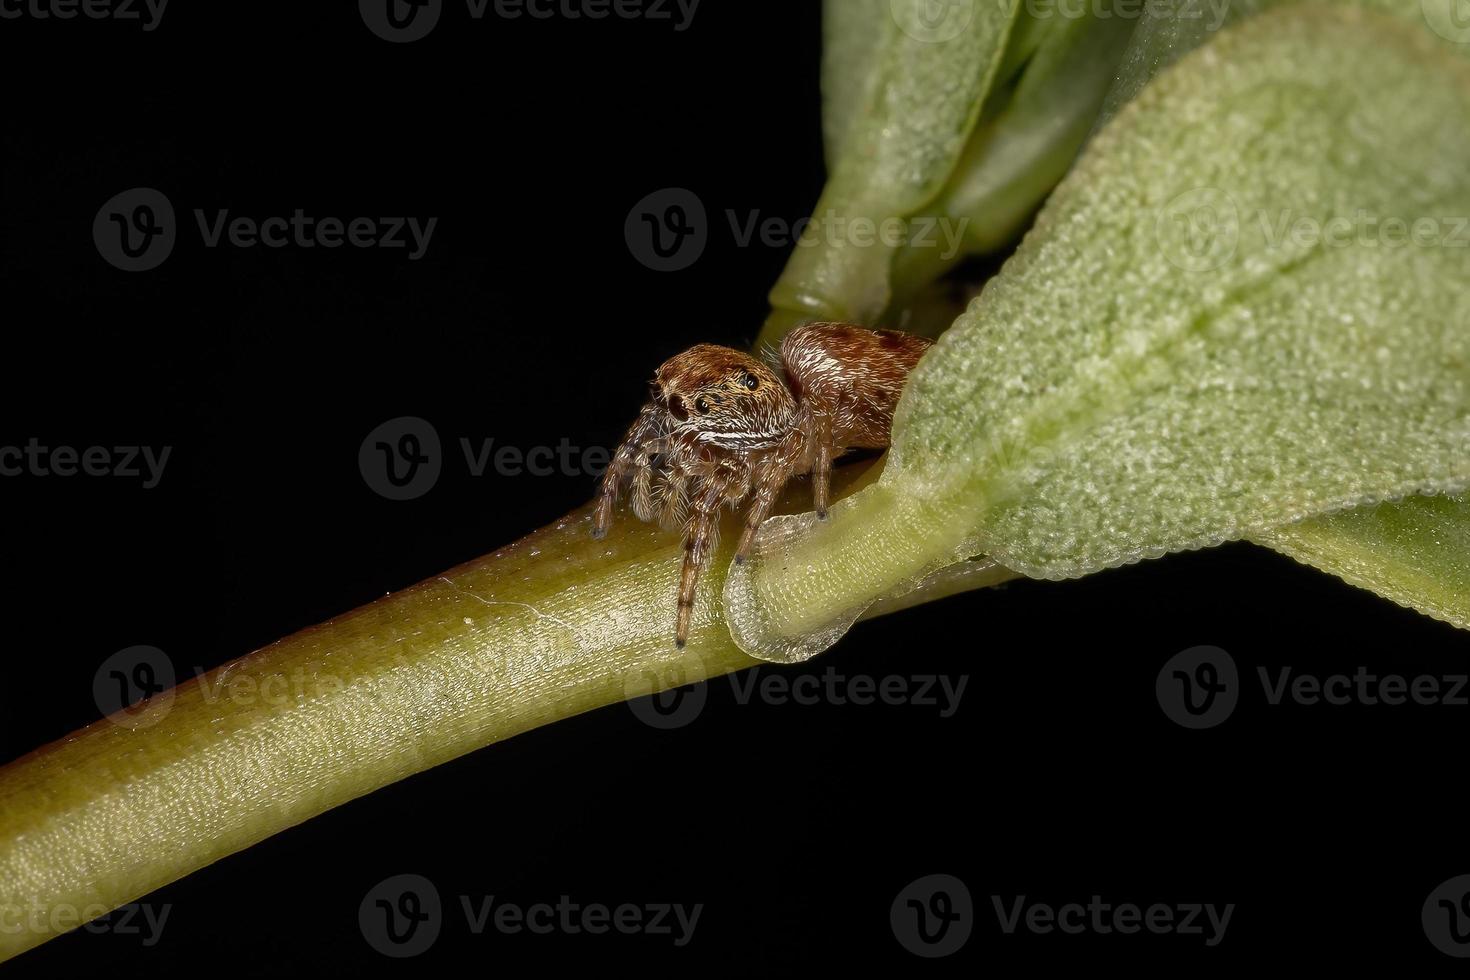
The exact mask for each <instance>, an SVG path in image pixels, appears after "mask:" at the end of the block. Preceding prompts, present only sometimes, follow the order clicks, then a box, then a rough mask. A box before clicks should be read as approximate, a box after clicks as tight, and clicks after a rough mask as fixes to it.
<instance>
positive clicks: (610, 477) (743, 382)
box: [592, 323, 930, 647]
mask: <svg viewBox="0 0 1470 980" xmlns="http://www.w3.org/2000/svg"><path fill="white" fill-rule="evenodd" d="M929 346H930V341H928V340H926V339H924V338H922V337H917V336H914V335H913V334H906V333H901V332H899V331H895V330H868V329H865V328H863V327H857V326H853V325H851V324H846V323H809V324H807V325H805V326H803V327H799V328H798V329H796V330H794V331H792V332H791V333H790V334H788V335H787V336H786V339H785V340H784V341H782V343H781V350H780V354H779V362H778V363H777V364H776V365H774V366H771V365H767V364H765V363H763V362H762V361H760V360H759V359H757V358H755V357H752V356H751V355H749V354H746V353H744V352H742V351H738V350H733V349H731V348H729V347H717V346H715V345H713V344H699V345H698V346H696V347H691V348H690V349H689V350H687V351H685V352H684V353H682V354H680V355H678V356H677V357H673V358H671V359H669V360H668V361H666V362H664V364H663V365H662V366H661V367H660V368H659V369H658V371H657V372H656V373H655V375H654V380H653V385H652V399H651V400H650V401H649V403H648V404H647V405H646V406H645V407H644V409H643V411H642V413H641V414H639V416H638V421H636V422H634V423H633V427H632V428H631V429H630V430H629V431H628V435H627V436H626V437H625V438H624V439H623V442H622V444H621V445H619V446H618V449H617V452H616V453H615V454H614V455H613V459H612V462H611V464H610V465H609V466H608V469H607V472H606V473H605V474H604V475H603V478H602V485H601V488H600V490H599V492H598V497H597V506H596V509H595V511H594V514H593V524H592V526H593V531H592V533H593V536H594V537H598V538H601V537H602V536H603V535H605V534H606V533H607V529H608V526H609V524H610V523H611V522H612V516H613V507H614V505H615V504H616V503H617V499H618V495H619V493H620V492H621V490H622V488H623V486H624V485H625V484H628V485H630V488H631V489H630V499H631V501H632V505H633V512H634V513H635V514H637V515H638V517H639V518H640V519H642V520H645V521H648V520H654V519H657V520H658V521H659V523H660V524H662V525H663V526H665V527H668V528H670V529H672V528H676V527H682V528H683V531H684V564H683V570H682V572H681V574H680V577H679V598H678V615H677V618H676V621H675V628H674V642H675V643H677V644H678V645H679V646H680V647H683V646H684V643H685V641H686V640H688V638H689V627H690V624H691V622H692V621H693V618H694V597H695V587H696V586H697V585H698V583H699V575H700V573H701V572H702V571H703V570H704V568H705V565H706V564H707V563H708V562H709V558H710V555H711V554H712V553H713V552H714V548H715V543H716V538H717V535H718V532H719V515H720V508H721V507H724V506H726V505H729V506H731V507H734V506H738V505H739V504H740V503H741V502H743V501H745V500H746V499H747V498H751V504H750V509H749V510H748V511H747V512H746V517H745V529H744V531H743V532H742V533H741V535H740V544H739V546H738V547H737V549H736V551H735V560H736V561H737V562H739V561H741V560H743V559H744V557H745V555H746V553H747V552H748V551H749V550H750V544H751V541H752V540H754V538H755V532H756V529H757V528H758V527H760V524H761V521H763V520H765V518H766V516H767V515H768V514H769V513H770V510H771V506H772V504H774V503H775V502H776V497H777V495H778V494H780V492H781V489H782V488H783V487H784V486H785V485H786V483H787V481H788V480H790V479H791V478H792V477H793V476H799V475H802V474H806V473H810V474H811V476H812V495H813V498H814V501H815V504H816V511H817V516H818V517H819V518H821V519H824V520H825V519H826V516H827V494H828V486H829V483H830V479H831V473H832V461H833V460H834V459H835V458H836V457H838V456H840V455H842V453H844V452H846V451H847V450H849V449H883V448H886V447H887V446H888V441H889V430H890V429H891V428H892V425H893V410H894V408H895V406H897V404H898V398H899V396H900V395H901V394H903V388H904V384H905V382H907V380H908V376H909V372H910V371H911V370H913V367H914V365H915V364H917V363H918V360H919V358H920V357H921V356H923V354H924V352H925V351H926V350H928V349H929Z"/></svg>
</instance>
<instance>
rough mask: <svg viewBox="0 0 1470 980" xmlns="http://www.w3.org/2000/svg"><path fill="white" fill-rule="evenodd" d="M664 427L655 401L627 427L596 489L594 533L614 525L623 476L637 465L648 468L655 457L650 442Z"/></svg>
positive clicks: (599, 534)
mask: <svg viewBox="0 0 1470 980" xmlns="http://www.w3.org/2000/svg"><path fill="white" fill-rule="evenodd" d="M662 431H663V413H662V412H660V411H659V409H658V407H657V406H656V405H648V406H646V407H645V408H644V409H643V411H642V412H641V413H639V415H638V421H636V422H634V423H633V427H632V428H630V429H629V430H628V434H627V435H626V436H624V437H623V441H622V443H621V444H619V446H618V449H617V452H616V453H614V454H613V458H612V461H611V462H610V463H608V466H607V472H606V473H604V474H602V484H601V485H600V486H599V487H598V491H597V507H596V508H595V509H594V510H593V512H592V536H593V537H594V538H596V539H598V540H601V539H602V538H604V537H606V536H607V529H608V528H609V527H611V526H612V515H613V507H614V506H615V505H616V504H617V502H618V493H619V491H620V490H621V489H622V485H623V480H625V479H627V477H628V474H629V473H630V472H633V471H634V469H635V467H636V468H640V469H641V468H646V467H647V466H648V464H649V463H650V462H651V460H652V458H653V452H657V451H658V450H656V449H655V450H654V451H653V452H649V451H648V448H649V443H650V442H654V441H656V440H655V437H657V436H659V435H660V434H661V433H662Z"/></svg>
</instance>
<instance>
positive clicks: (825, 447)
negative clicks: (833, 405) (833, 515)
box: [812, 417, 836, 521]
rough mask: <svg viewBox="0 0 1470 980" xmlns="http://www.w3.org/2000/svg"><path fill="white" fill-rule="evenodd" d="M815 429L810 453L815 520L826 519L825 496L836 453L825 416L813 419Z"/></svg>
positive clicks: (828, 422)
mask: <svg viewBox="0 0 1470 980" xmlns="http://www.w3.org/2000/svg"><path fill="white" fill-rule="evenodd" d="M814 427H815V429H816V433H815V439H814V440H813V441H814V442H815V443H816V445H815V446H814V447H813V448H814V449H815V452H814V453H813V455H812V503H813V505H814V506H815V509H816V512H817V520H819V521H825V520H826V519H827V497H828V495H829V494H830V493H831V487H832V458H833V456H835V455H836V453H835V452H834V448H833V446H832V425H831V423H830V421H829V420H828V419H826V418H825V417H818V418H817V419H815V420H814Z"/></svg>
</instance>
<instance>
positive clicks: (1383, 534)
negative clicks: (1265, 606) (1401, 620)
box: [1254, 497, 1470, 629]
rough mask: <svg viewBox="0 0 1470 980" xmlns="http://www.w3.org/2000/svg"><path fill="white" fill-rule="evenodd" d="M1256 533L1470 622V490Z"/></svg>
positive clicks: (1377, 588) (1398, 598)
mask: <svg viewBox="0 0 1470 980" xmlns="http://www.w3.org/2000/svg"><path fill="white" fill-rule="evenodd" d="M1254 540H1256V541H1258V542H1259V543H1261V544H1264V545H1266V546H1268V547H1271V548H1275V549H1276V550H1277V551H1280V552H1281V553H1283V554H1286V555H1290V556H1291V557H1293V558H1295V559H1296V560H1297V561H1301V562H1306V563H1307V564H1309V565H1314V566H1316V567H1317V568H1321V569H1323V570H1325V571H1328V572H1331V573H1332V574H1334V575H1337V576H1339V577H1340V578H1342V579H1344V580H1346V581H1348V582H1351V583H1352V584H1353V585H1356V586H1359V587H1361V588H1364V589H1371V590H1372V591H1374V592H1377V593H1378V594H1379V595H1381V596H1384V597H1385V598H1388V599H1392V600H1393V601H1394V602H1397V603H1399V604H1400V605H1403V606H1408V607H1409V608H1410V609H1417V610H1419V611H1420V612H1422V613H1425V614H1426V615H1429V616H1433V617H1434V618H1435V619H1442V620H1444V621H1445V622H1447V623H1451V624H1453V625H1455V626H1458V627H1460V628H1461V629H1470V497H1411V498H1409V499H1408V500H1402V501H1398V502H1395V503H1385V504H1379V505H1377V506H1375V507H1361V508H1358V509H1356V510H1350V511H1347V512H1346V513H1342V514H1334V515H1332V516H1330V517H1319V518H1316V519H1314V520H1310V521H1304V522H1303V523H1301V524H1291V525H1288V526H1286V527H1282V528H1276V529H1273V530H1270V531H1265V532H1263V533H1261V534H1258V535H1256V536H1255V539H1254Z"/></svg>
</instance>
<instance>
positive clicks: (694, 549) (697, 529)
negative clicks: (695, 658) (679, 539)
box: [674, 459, 751, 650]
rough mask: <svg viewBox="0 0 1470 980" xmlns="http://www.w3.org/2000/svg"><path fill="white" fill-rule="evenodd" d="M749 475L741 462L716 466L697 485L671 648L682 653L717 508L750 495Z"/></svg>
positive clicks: (716, 527)
mask: <svg viewBox="0 0 1470 980" xmlns="http://www.w3.org/2000/svg"><path fill="white" fill-rule="evenodd" d="M750 471H751V467H750V463H749V462H748V461H747V460H744V459H740V460H732V461H727V462H722V463H718V464H716V465H715V469H714V472H712V473H711V474H710V475H709V476H708V477H707V478H706V479H704V480H703V481H701V482H700V484H699V488H698V490H697V491H696V495H695V497H694V500H693V501H692V502H691V504H690V508H689V523H688V526H687V527H686V528H685V530H684V564H683V567H682V568H681V569H680V571H679V613H678V618H677V620H676V622H675V626H674V644H675V646H677V647H679V649H681V650H682V649H683V648H684V644H685V643H686V642H688V640H689V627H690V624H692V623H693V621H694V596H695V592H696V590H697V588H698V586H699V576H700V574H701V573H702V572H703V571H704V569H705V566H707V565H708V564H709V559H710V555H711V554H713V553H714V550H715V545H716V543H717V542H718V540H719V531H720V508H721V507H722V506H724V505H725V504H727V503H735V502H737V501H739V500H740V499H741V498H742V497H744V496H745V495H746V494H747V493H748V492H749V488H750V475H751V474H750Z"/></svg>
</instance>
